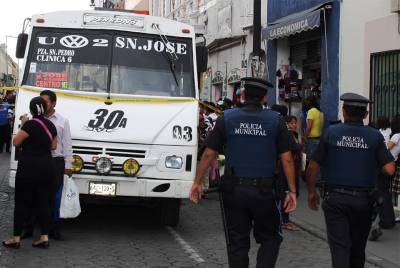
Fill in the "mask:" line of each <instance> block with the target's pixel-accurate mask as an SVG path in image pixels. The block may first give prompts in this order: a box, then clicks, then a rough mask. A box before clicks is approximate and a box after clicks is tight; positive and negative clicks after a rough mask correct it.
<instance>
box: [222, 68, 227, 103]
mask: <svg viewBox="0 0 400 268" xmlns="http://www.w3.org/2000/svg"><path fill="white" fill-rule="evenodd" d="M224 82H225V85H224V93H223V94H222V97H223V99H225V98H227V97H228V62H227V61H225V79H224Z"/></svg>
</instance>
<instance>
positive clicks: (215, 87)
mask: <svg viewBox="0 0 400 268" xmlns="http://www.w3.org/2000/svg"><path fill="white" fill-rule="evenodd" d="M224 80H225V77H224V75H223V73H222V72H221V71H216V72H215V73H214V75H213V78H212V91H211V101H212V102H217V101H218V100H219V99H220V98H222V96H223V93H224V84H225V81H224Z"/></svg>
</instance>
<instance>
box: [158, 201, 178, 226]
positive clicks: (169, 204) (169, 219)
mask: <svg viewBox="0 0 400 268" xmlns="http://www.w3.org/2000/svg"><path fill="white" fill-rule="evenodd" d="M160 202H161V203H160V214H161V215H160V216H161V223H162V224H163V225H166V226H171V227H175V226H177V225H178V223H179V213H180V208H181V202H182V201H181V199H178V198H162V199H161V200H160Z"/></svg>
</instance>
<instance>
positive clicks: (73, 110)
mask: <svg viewBox="0 0 400 268" xmlns="http://www.w3.org/2000/svg"><path fill="white" fill-rule="evenodd" d="M195 48H196V47H195V33H194V29H193V27H192V26H190V25H187V24H183V23H180V22H177V21H173V20H168V19H164V18H161V17H153V16H147V15H139V14H133V13H126V12H119V11H98V10H96V11H61V12H53V13H47V14H39V15H35V16H33V17H32V18H31V20H30V28H29V31H28V32H27V33H22V34H20V36H19V40H18V44H17V57H20V58H24V59H25V61H24V73H23V79H22V83H21V85H20V89H19V92H18V96H17V102H16V115H15V116H16V118H17V121H18V118H19V117H20V116H21V115H23V114H26V113H28V112H29V101H30V100H31V99H32V98H33V97H35V96H38V95H39V93H40V91H42V90H45V89H50V90H53V91H55V92H56V94H57V106H56V110H57V112H59V113H60V114H62V115H63V116H65V117H66V118H68V119H69V121H70V125H71V133H72V143H73V169H74V173H75V174H74V175H73V178H74V179H75V182H76V183H77V185H78V187H79V190H80V194H81V197H84V198H89V199H90V198H94V199H99V198H100V199H102V200H104V199H105V200H106V201H108V200H110V201H111V200H112V199H118V197H137V198H136V199H141V200H142V199H144V200H149V199H153V200H156V201H158V203H159V204H160V208H161V209H160V211H161V219H162V221H163V223H164V224H167V225H176V224H177V223H178V220H179V208H180V203H181V202H180V201H181V199H182V198H187V197H188V194H189V190H190V188H191V185H192V182H193V179H194V176H195V170H196V162H197V125H198V115H199V112H198V102H197V99H198V87H197V75H196V74H197V71H196V68H197V66H196V55H195V54H196V53H195V52H196V49H195ZM18 127H19V126H18V123H16V124H15V127H14V130H13V134H14V135H15V134H16V132H17V131H18ZM17 160H18V156H17V155H15V151H13V153H12V161H11V171H10V181H9V182H10V186H14V185H15V174H16V169H17Z"/></svg>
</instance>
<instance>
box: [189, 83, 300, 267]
mask: <svg viewBox="0 0 400 268" xmlns="http://www.w3.org/2000/svg"><path fill="white" fill-rule="evenodd" d="M242 83H243V84H244V88H245V92H244V95H245V105H244V107H243V108H235V109H230V110H227V111H225V113H224V115H223V116H221V117H219V118H218V120H217V122H216V125H215V127H214V129H213V131H212V132H211V133H210V135H209V136H208V138H207V140H206V150H205V151H204V153H203V156H202V158H201V160H200V163H199V165H198V168H197V172H196V177H195V180H194V183H193V186H192V189H191V192H190V200H191V201H192V202H194V203H198V202H199V201H200V199H201V195H202V185H201V177H202V175H203V174H204V172H205V171H206V170H207V167H208V166H209V165H210V163H211V161H212V160H213V159H215V157H216V156H217V154H218V152H221V151H222V150H223V148H225V173H224V177H223V179H222V181H221V189H220V190H221V192H222V193H221V194H222V198H221V199H222V201H223V203H222V209H223V212H225V213H223V219H226V225H224V226H225V227H226V231H227V237H226V238H227V241H229V242H227V249H228V262H229V266H230V267H231V268H232V267H234V268H236V267H238V268H242V267H248V266H249V257H248V252H249V249H250V237H249V234H250V231H251V229H252V226H254V237H255V239H256V241H257V243H259V244H261V246H260V247H259V249H258V254H257V267H259V268H261V267H266V268H269V267H274V266H275V263H276V260H277V257H278V253H279V247H280V244H281V242H282V233H281V218H280V213H279V212H280V208H279V207H280V204H279V202H280V195H279V194H278V191H277V189H275V187H274V186H275V185H276V183H275V182H276V179H275V171H276V163H277V162H276V159H277V158H278V156H279V157H280V158H281V159H282V163H283V168H284V171H285V174H286V177H287V178H288V184H289V187H290V188H289V189H290V191H289V192H288V193H287V195H286V199H285V209H286V212H291V211H294V210H295V208H296V187H295V181H294V164H293V159H292V155H291V153H290V148H289V142H288V140H289V135H290V134H289V131H288V129H287V127H286V124H285V122H284V120H283V119H282V117H280V116H279V114H278V113H276V112H274V111H271V110H270V109H263V106H262V104H263V103H264V102H265V101H266V93H267V88H268V87H272V85H271V84H270V83H269V82H267V81H265V80H263V79H259V78H253V77H246V78H242Z"/></svg>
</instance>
